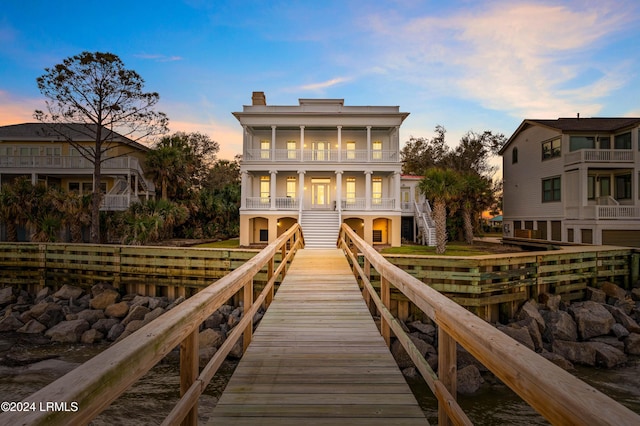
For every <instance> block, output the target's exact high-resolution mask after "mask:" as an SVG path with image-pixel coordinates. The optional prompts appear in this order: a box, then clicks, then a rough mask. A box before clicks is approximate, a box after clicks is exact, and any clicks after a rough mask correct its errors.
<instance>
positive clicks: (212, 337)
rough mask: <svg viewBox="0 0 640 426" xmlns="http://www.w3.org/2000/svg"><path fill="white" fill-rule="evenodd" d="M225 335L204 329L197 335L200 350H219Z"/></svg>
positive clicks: (217, 331)
mask: <svg viewBox="0 0 640 426" xmlns="http://www.w3.org/2000/svg"><path fill="white" fill-rule="evenodd" d="M224 339H225V335H224V333H222V332H221V331H219V330H213V329H211V328H205V329H204V330H202V331H201V332H200V334H199V335H198V344H199V346H200V349H206V348H216V349H217V348H219V347H220V345H222V343H224Z"/></svg>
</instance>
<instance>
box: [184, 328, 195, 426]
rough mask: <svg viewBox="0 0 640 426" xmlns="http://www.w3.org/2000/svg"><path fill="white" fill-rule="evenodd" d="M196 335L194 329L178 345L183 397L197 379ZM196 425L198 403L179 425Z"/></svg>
mask: <svg viewBox="0 0 640 426" xmlns="http://www.w3.org/2000/svg"><path fill="white" fill-rule="evenodd" d="M198 333H199V329H198V328H196V329H195V330H193V331H192V332H191V333H190V334H189V335H188V336H187V337H186V338H185V339H184V340H183V341H182V342H181V343H180V396H184V394H185V393H186V392H187V391H188V390H189V388H190V387H191V385H192V384H193V383H194V382H195V380H196V378H197V377H198V349H199V348H198ZM197 424H198V403H197V402H196V403H195V404H194V405H193V406H192V407H191V409H190V410H189V413H188V414H187V416H186V417H185V418H184V420H183V421H182V423H181V425H182V426H197Z"/></svg>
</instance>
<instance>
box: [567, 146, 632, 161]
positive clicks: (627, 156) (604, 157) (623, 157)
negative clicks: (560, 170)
mask: <svg viewBox="0 0 640 426" xmlns="http://www.w3.org/2000/svg"><path fill="white" fill-rule="evenodd" d="M633 161H634V152H633V150H632V149H580V150H578V151H573V152H569V153H567V154H565V156H564V163H565V164H572V163H581V162H600V163H632V162H633Z"/></svg>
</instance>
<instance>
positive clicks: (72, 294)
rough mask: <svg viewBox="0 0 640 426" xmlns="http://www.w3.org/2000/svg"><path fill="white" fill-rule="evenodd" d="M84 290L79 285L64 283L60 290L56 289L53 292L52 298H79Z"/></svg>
mask: <svg viewBox="0 0 640 426" xmlns="http://www.w3.org/2000/svg"><path fill="white" fill-rule="evenodd" d="M83 291H84V290H82V289H81V288H80V287H76V286H73V285H69V284H65V285H63V286H62V287H61V288H60V290H58V291H56V292H55V293H54V294H53V298H54V300H69V299H77V298H79V297H80V296H81V295H82V293H83Z"/></svg>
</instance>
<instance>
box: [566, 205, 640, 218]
mask: <svg viewBox="0 0 640 426" xmlns="http://www.w3.org/2000/svg"><path fill="white" fill-rule="evenodd" d="M565 217H566V218H567V219H596V220H616V219H617V220H636V219H637V220H640V206H625V205H607V206H602V205H601V206H583V207H579V206H571V207H567V208H566V209H565Z"/></svg>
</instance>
